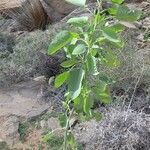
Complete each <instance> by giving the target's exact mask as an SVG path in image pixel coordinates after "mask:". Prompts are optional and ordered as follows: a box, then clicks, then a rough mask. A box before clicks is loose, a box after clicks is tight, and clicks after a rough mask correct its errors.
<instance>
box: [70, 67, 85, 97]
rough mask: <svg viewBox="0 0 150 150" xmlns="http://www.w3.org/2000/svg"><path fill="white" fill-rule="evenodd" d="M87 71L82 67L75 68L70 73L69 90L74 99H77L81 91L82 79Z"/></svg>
mask: <svg viewBox="0 0 150 150" xmlns="http://www.w3.org/2000/svg"><path fill="white" fill-rule="evenodd" d="M84 74H85V71H84V70H83V69H81V68H76V69H73V70H72V71H71V72H70V75H69V79H68V80H69V82H68V90H69V93H70V96H71V98H72V99H75V98H77V97H78V96H79V94H80V93H81V87H82V80H83V77H84Z"/></svg>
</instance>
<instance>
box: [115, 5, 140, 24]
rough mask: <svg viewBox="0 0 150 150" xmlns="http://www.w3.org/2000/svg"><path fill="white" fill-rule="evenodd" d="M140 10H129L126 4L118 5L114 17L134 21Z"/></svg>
mask: <svg viewBox="0 0 150 150" xmlns="http://www.w3.org/2000/svg"><path fill="white" fill-rule="evenodd" d="M141 14H142V13H141V11H140V10H130V9H129V8H128V7H127V6H119V7H118V9H117V13H116V18H117V19H118V20H121V21H127V22H134V21H137V20H138V19H140V16H141Z"/></svg>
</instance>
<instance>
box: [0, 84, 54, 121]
mask: <svg viewBox="0 0 150 150" xmlns="http://www.w3.org/2000/svg"><path fill="white" fill-rule="evenodd" d="M44 86H45V85H44V83H41V82H36V81H29V82H26V83H21V84H17V85H14V86H13V87H11V88H9V89H7V90H6V89H5V90H4V89H0V117H1V116H8V115H15V116H19V117H23V118H26V119H30V118H33V117H36V116H39V115H41V114H42V113H43V112H45V111H46V110H47V109H48V108H49V107H50V106H51V103H46V102H45V101H42V94H43V93H42V90H43V88H44Z"/></svg>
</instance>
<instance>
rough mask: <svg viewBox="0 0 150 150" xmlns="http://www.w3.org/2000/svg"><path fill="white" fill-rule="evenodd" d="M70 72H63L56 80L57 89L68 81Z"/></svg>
mask: <svg viewBox="0 0 150 150" xmlns="http://www.w3.org/2000/svg"><path fill="white" fill-rule="evenodd" d="M68 76H69V72H63V73H61V74H59V75H58V76H57V77H56V79H55V87H56V88H59V87H60V86H61V85H63V84H64V82H65V81H66V80H67V79H68Z"/></svg>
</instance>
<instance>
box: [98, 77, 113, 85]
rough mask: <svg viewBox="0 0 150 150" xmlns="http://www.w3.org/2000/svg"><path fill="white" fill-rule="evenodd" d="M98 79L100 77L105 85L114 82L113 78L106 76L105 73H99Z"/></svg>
mask: <svg viewBox="0 0 150 150" xmlns="http://www.w3.org/2000/svg"><path fill="white" fill-rule="evenodd" d="M99 79H100V80H101V81H103V82H105V83H106V84H107V85H111V84H114V83H116V81H115V80H113V79H112V78H110V77H108V76H106V75H101V76H100V77H99Z"/></svg>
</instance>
